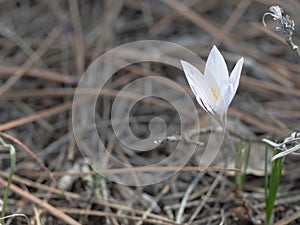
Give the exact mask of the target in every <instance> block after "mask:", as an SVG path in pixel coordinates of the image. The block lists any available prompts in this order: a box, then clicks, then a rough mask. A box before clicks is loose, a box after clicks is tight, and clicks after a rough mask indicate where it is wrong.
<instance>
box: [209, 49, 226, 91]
mask: <svg viewBox="0 0 300 225" xmlns="http://www.w3.org/2000/svg"><path fill="white" fill-rule="evenodd" d="M204 76H205V77H206V76H207V78H206V79H209V80H210V82H213V81H211V79H214V82H217V84H218V89H219V90H221V87H222V85H224V84H225V83H228V82H229V75H228V69H227V66H226V63H225V60H224V58H223V56H222V55H221V53H220V52H219V50H218V49H217V47H216V46H215V45H214V46H213V48H212V49H211V51H210V53H209V56H208V59H207V62H206V65H205V70H204Z"/></svg>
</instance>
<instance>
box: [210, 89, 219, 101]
mask: <svg viewBox="0 0 300 225" xmlns="http://www.w3.org/2000/svg"><path fill="white" fill-rule="evenodd" d="M210 89H211V91H212V93H213V95H214V98H215V99H216V100H218V98H219V95H218V93H217V90H216V89H215V88H213V87H211V88H210Z"/></svg>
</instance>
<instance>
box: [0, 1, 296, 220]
mask: <svg viewBox="0 0 300 225" xmlns="http://www.w3.org/2000/svg"><path fill="white" fill-rule="evenodd" d="M272 5H279V6H281V7H282V8H283V9H284V13H285V14H287V15H289V16H290V19H292V20H294V22H295V31H294V33H293V36H292V37H293V41H294V43H295V44H297V43H299V44H300V40H299V37H300V33H299V31H298V30H299V29H298V28H299V26H300V25H299V24H300V17H299V12H300V2H299V1H296V0H286V1H283V0H282V1H280V0H277V1H275V0H274V1H273V0H240V1H237V0H224V1H221V0H210V1H205V0H185V1H179V0H95V1H92V0H91V1H87V0H79V1H77V0H69V1H67V0H56V1H50V0H42V1H29V0H28V1H27V0H24V1H17V0H11V1H8V0H2V1H0V11H1V13H0V112H1V117H0V131H1V132H2V133H1V136H2V137H3V139H4V140H5V142H7V143H10V144H13V145H14V146H15V148H16V151H17V153H16V155H17V164H16V171H15V176H14V179H13V184H14V185H15V186H17V187H19V188H21V189H23V190H25V191H26V193H25V194H24V193H23V194H21V193H20V192H18V191H16V189H13V188H12V189H11V191H10V195H9V200H8V205H7V209H6V214H7V215H9V214H13V213H24V214H25V215H27V217H28V219H29V220H30V224H66V223H70V224H72V223H71V222H67V221H68V220H67V218H68V217H72V219H73V220H74V221H77V222H78V224H113V225H116V224H185V223H186V224H259V223H260V222H261V221H263V220H264V192H263V191H264V187H263V178H262V177H261V176H262V175H263V172H264V170H263V166H264V148H265V145H264V144H262V143H261V139H262V138H266V137H268V138H270V140H283V139H284V138H285V137H287V136H289V135H290V134H291V133H292V132H294V131H299V129H300V123H299V119H300V113H299V110H300V100H299V99H300V75H299V72H300V66H299V59H300V58H299V56H298V55H297V52H296V51H294V50H292V49H291V48H290V46H289V45H288V44H287V43H286V41H285V39H284V38H283V37H282V36H281V35H280V33H278V32H276V26H278V23H277V21H275V20H273V18H272V16H266V17H265V21H266V24H267V27H264V26H263V24H262V17H263V15H264V13H266V12H268V10H269V7H270V6H272ZM285 14H284V15H285ZM150 39H151V40H161V41H168V42H173V43H176V44H179V45H182V46H184V47H186V48H188V49H190V50H192V51H193V52H194V53H196V54H197V55H199V56H200V57H201V58H202V59H203V60H204V61H205V60H206V59H207V56H208V54H209V51H210V49H211V48H212V46H213V45H214V44H215V45H216V46H218V49H219V50H220V51H221V53H222V54H223V55H224V58H225V60H226V62H227V66H228V68H229V71H231V70H232V68H233V66H234V65H235V63H236V61H237V60H238V59H239V58H240V57H242V56H243V57H244V58H245V62H244V67H243V71H242V76H241V81H240V86H239V89H238V92H237V95H236V97H235V98H234V100H233V102H232V104H231V106H230V108H229V112H228V130H229V132H230V134H231V137H232V141H233V142H234V143H236V142H239V141H240V142H241V141H245V142H246V143H247V142H248V141H249V140H251V141H252V147H251V156H250V164H249V170H248V175H249V176H247V182H246V185H245V188H244V190H243V191H242V190H239V189H236V187H235V186H234V184H233V183H232V173H229V172H225V171H223V170H222V169H220V168H224V167H230V168H231V167H234V162H233V159H231V158H233V157H231V155H234V154H233V153H232V152H231V149H230V147H229V144H228V142H226V141H225V142H224V144H223V146H222V148H221V151H220V152H221V153H220V154H221V155H219V156H218V157H217V159H216V160H215V161H214V164H213V166H215V167H218V168H219V169H214V170H208V171H204V172H201V173H199V171H198V167H197V166H198V164H199V161H200V159H201V149H202V150H203V148H201V147H199V148H198V150H199V151H196V153H195V154H194V155H193V156H192V157H191V159H190V160H189V161H188V163H187V164H186V167H185V169H184V170H182V171H180V172H178V173H176V174H175V175H174V176H172V177H171V178H169V179H167V180H165V181H164V182H160V183H157V184H153V185H149V186H145V187H142V186H138V184H139V183H140V182H141V181H139V180H138V179H139V178H134V177H135V175H134V173H135V172H134V171H131V170H130V168H131V167H132V166H140V165H148V164H149V165H151V163H155V162H157V161H159V160H163V159H165V158H166V157H168V155H169V154H171V153H172V149H173V146H174V145H176V144H177V142H175V143H173V142H172V143H162V144H161V145H159V147H158V151H156V152H151V153H147V152H139V153H134V152H132V151H123V149H122V148H121V147H120V143H118V140H116V138H115V136H114V132H113V129H112V127H111V121H110V113H111V107H112V104H113V101H114V98H115V96H116V94H117V93H118V90H121V89H122V88H123V87H124V86H126V85H127V84H129V83H130V82H132V81H133V80H135V79H138V78H140V77H147V76H153V75H155V76H159V77H165V78H168V79H171V80H172V81H174V82H176V83H178V84H179V85H180V86H181V87H182V88H183V89H185V90H186V91H187V92H188V93H189V94H190V96H191V98H192V99H193V100H194V102H195V105H196V107H197V109H198V116H199V121H200V124H203V126H202V127H201V128H205V127H207V126H208V127H209V117H208V115H207V114H206V113H205V112H204V110H203V109H202V108H201V107H199V106H198V105H197V103H196V101H195V98H194V96H193V94H192V92H191V91H190V90H189V88H188V84H187V82H186V78H185V76H184V74H183V72H182V71H181V70H180V69H178V68H174V67H172V66H168V65H164V64H160V63H154V62H144V63H137V64H134V65H131V66H128V67H126V68H124V69H122V70H120V71H118V72H117V73H116V74H114V76H113V77H112V78H111V79H110V80H109V82H107V84H105V85H106V86H105V88H106V90H108V91H106V92H103V93H102V94H100V96H99V101H98V102H97V107H96V109H97V115H98V116H97V118H96V123H97V129H98V130H99V133H100V137H101V138H102V141H103V143H105V147H106V148H108V149H109V150H110V153H111V154H112V155H114V156H115V157H116V158H118V159H122V160H123V162H126V163H127V164H128V168H129V169H128V170H126V169H125V173H126V176H129V177H130V179H137V180H135V181H136V185H137V186H136V185H133V186H124V185H120V184H118V183H115V182H111V181H110V180H109V179H105V178H104V177H102V176H100V175H99V174H97V173H96V172H95V171H94V170H93V169H92V168H91V167H90V166H89V165H88V164H87V163H86V162H85V161H84V159H83V157H82V155H81V153H80V151H79V149H78V147H77V144H76V141H75V139H74V136H73V132H72V129H73V128H72V102H73V97H74V93H75V90H76V87H77V85H78V82H79V81H80V78H81V77H82V76H83V74H84V72H85V71H86V69H87V68H88V67H89V66H90V65H91V64H92V63H93V62H94V61H95V60H96V59H97V58H98V57H99V56H101V55H102V54H104V53H105V52H107V51H108V50H110V49H113V48H115V47H118V46H120V45H122V44H127V43H130V42H133V41H139V40H150ZM128 54H129V53H128ZM112 63H113V62H112ZM151 88H153V87H151V86H147V87H145V89H146V90H148V89H151ZM151 90H152V91H153V90H155V89H151ZM164 104H165V105H164ZM82 116H84V115H82ZM155 116H160V117H161V118H163V120H164V121H165V123H166V125H167V126H168V130H167V131H168V133H167V134H168V135H176V134H178V132H179V131H180V120H179V119H178V113H177V112H176V110H174V108H172V105H170V104H169V105H168V103H162V102H160V101H159V99H156V101H152V102H151V100H150V101H143V102H140V103H139V104H136V105H134V108H133V109H132V110H131V118H132V119H133V120H132V121H133V122H132V123H131V130H132V132H133V133H134V134H135V135H136V136H137V137H140V138H145V137H147V136H149V127H148V124H149V121H150V120H151V118H153V117H155ZM201 132H202V133H201V135H200V139H199V141H201V142H204V144H205V143H206V142H207V140H208V135H207V133H206V132H205V131H203V130H202V131H201ZM22 143H23V144H24V145H25V146H24V145H22ZM26 146H27V148H26ZM183 150H184V148H183ZM222 154H223V155H222ZM225 156H226V157H225ZM228 156H229V157H228ZM91 157H93V155H91ZM103 157H104V156H103ZM178 157H180V156H178ZM225 158H226V160H225ZM227 158H229V159H227ZM298 162H299V157H298V158H296V157H294V156H289V157H287V159H286V163H285V171H284V176H283V178H282V182H281V183H282V184H281V186H280V194H279V196H278V202H277V204H276V207H275V221H279V220H280V219H284V218H288V217H289V216H290V215H294V214H295V213H297V212H298V214H299V197H300V192H299V173H298V172H299V167H298V166H297V165H298V164H297V163H298ZM99 165H100V164H99ZM171 166H172V165H170V167H171ZM166 167H168V165H166ZM0 168H1V174H0V177H1V180H0V181H5V180H7V176H8V175H7V174H8V172H9V168H10V155H9V154H8V153H7V151H2V152H1V151H0ZM101 168H105V169H106V172H107V173H108V174H109V173H110V172H109V169H110V168H111V164H110V162H109V161H107V160H106V159H104V160H103V161H102V162H101ZM96 169H100V168H96ZM173 170H175V171H176V169H173ZM49 171H51V172H52V177H51V176H49ZM111 173H114V172H111ZM220 174H221V175H220ZM124 176H125V175H124ZM149 176H151V173H150V175H149ZM145 179H147V176H146V177H145ZM0 184H1V186H0V194H1V196H0V198H3V195H4V190H5V185H4V183H3V182H0ZM31 196H35V197H36V198H38V199H40V200H43V201H46V202H48V203H49V204H50V205H52V206H53V207H54V210H53V209H52V211H51V210H49V209H46V208H45V207H44V206H42V205H41V204H39V203H38V202H34V201H33V200H32V198H31ZM55 210H57V211H55ZM58 212H60V213H62V215H61V214H59V216H58ZM298 217H299V216H298ZM296 218H297V217H296ZM299 223H300V221H299V220H297V219H294V220H293V221H292V222H290V223H289V224H299ZM7 224H26V219H24V218H22V217H16V218H14V219H10V220H8V222H7ZM74 224H75V223H74ZM281 224H287V223H281Z"/></svg>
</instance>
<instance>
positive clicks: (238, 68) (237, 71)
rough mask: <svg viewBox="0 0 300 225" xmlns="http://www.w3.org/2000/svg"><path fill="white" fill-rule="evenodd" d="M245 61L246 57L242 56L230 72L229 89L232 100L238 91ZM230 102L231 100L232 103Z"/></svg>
mask: <svg viewBox="0 0 300 225" xmlns="http://www.w3.org/2000/svg"><path fill="white" fill-rule="evenodd" d="M243 63H244V58H243V57H242V58H240V59H239V61H238V62H237V63H236V65H235V67H234V68H233V70H232V72H231V74H230V78H229V89H228V91H229V93H230V94H229V95H230V98H231V100H232V99H233V97H234V95H235V93H236V91H237V88H238V86H239V82H240V77H241V72H242V67H243ZM231 100H230V102H231ZM230 102H229V104H230ZM229 104H228V106H229Z"/></svg>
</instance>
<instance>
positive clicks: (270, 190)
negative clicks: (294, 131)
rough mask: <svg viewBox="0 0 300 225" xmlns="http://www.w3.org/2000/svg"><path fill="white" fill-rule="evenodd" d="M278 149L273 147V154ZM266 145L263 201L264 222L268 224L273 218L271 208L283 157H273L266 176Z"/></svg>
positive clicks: (272, 207) (276, 152) (266, 151)
mask: <svg viewBox="0 0 300 225" xmlns="http://www.w3.org/2000/svg"><path fill="white" fill-rule="evenodd" d="M278 153H279V150H278V149H275V151H274V155H276V154H278ZM267 166H268V145H266V150H265V202H266V208H265V213H266V219H265V224H266V225H269V224H270V223H271V221H272V219H273V209H274V204H275V200H276V194H277V191H278V187H279V183H280V178H281V173H282V166H283V158H278V159H275V160H274V161H273V162H272V171H271V175H270V178H269V176H268V168H267Z"/></svg>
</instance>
